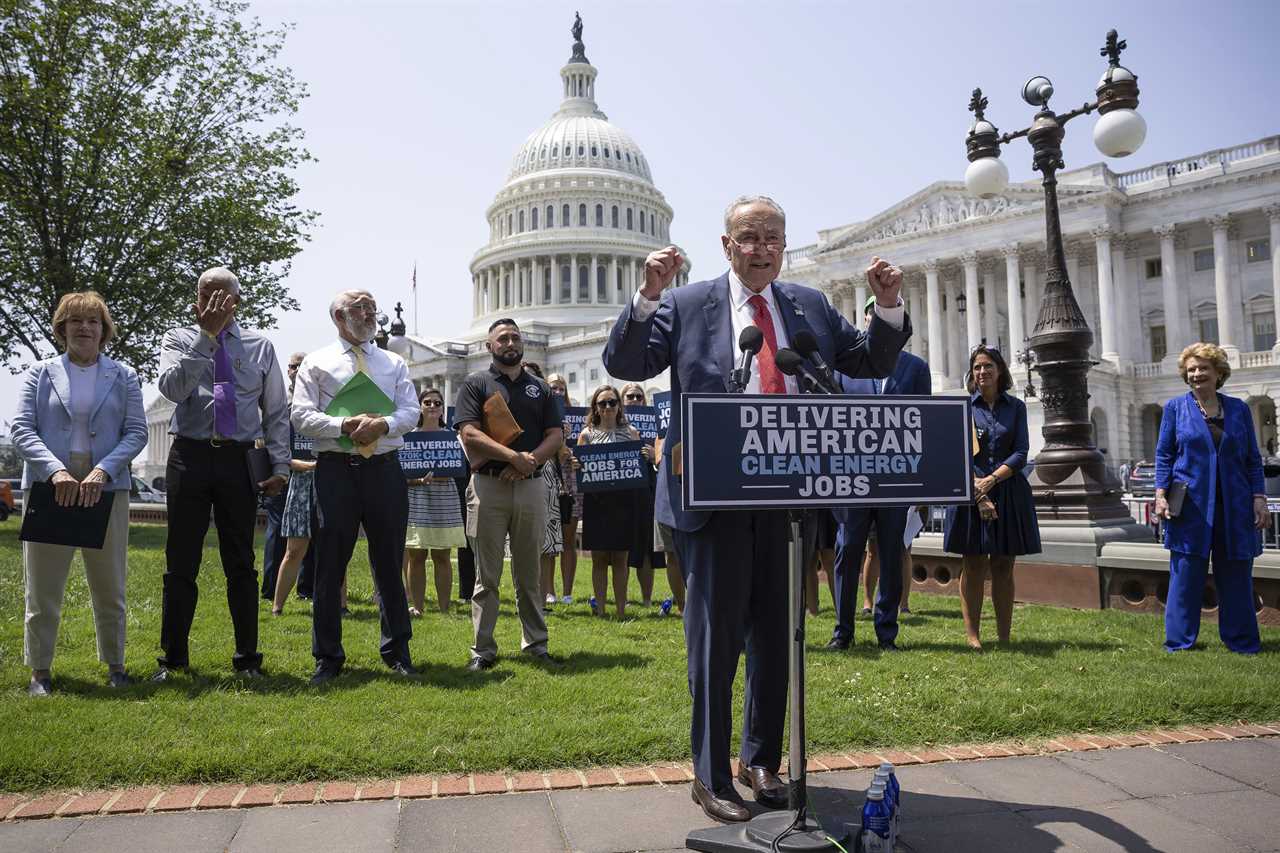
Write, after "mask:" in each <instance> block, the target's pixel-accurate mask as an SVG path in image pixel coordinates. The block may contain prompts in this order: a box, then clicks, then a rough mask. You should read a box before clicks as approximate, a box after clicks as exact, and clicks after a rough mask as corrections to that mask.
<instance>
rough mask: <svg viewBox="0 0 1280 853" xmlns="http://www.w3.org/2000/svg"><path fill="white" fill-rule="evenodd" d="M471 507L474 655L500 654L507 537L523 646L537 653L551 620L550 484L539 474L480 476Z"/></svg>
mask: <svg viewBox="0 0 1280 853" xmlns="http://www.w3.org/2000/svg"><path fill="white" fill-rule="evenodd" d="M467 511H468V513H469V516H468V519H469V521H470V520H471V519H474V524H475V529H474V533H473V535H472V545H471V547H472V550H474V551H475V555H476V588H475V592H474V593H472V596H471V623H472V625H473V626H474V627H475V635H476V638H475V645H474V646H472V647H471V654H472V656H473V657H480V658H485V659H486V660H494V659H495V658H497V656H498V644H497V642H496V641H495V640H494V638H493V629H494V627H495V626H496V625H497V623H498V586H499V584H500V583H501V582H502V562H503V552H504V550H505V549H504V546H505V545H506V541H507V536H508V535H510V537H511V576H512V579H513V580H514V581H515V588H516V609H517V612H518V613H519V614H520V628H521V631H522V632H523V642H522V643H521V648H522V649H524V650H525V651H528V652H533V653H539V652H544V651H546V648H547V622H546V620H545V619H544V618H543V617H542V592H541V589H540V587H539V584H540V569H541V561H542V536H543V534H544V533H545V532H546V531H545V528H546V525H547V485H546V483H545V482H543V480H542V478H541V477H531V478H529V479H527V480H518V481H516V482H514V483H504V482H502V481H501V480H499V479H498V478H497V477H490V476H488V475H486V474H477V475H475V476H474V477H472V478H471V491H470V501H469V503H468V505H467Z"/></svg>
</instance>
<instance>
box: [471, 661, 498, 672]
mask: <svg viewBox="0 0 1280 853" xmlns="http://www.w3.org/2000/svg"><path fill="white" fill-rule="evenodd" d="M497 663H498V662H497V661H495V660H490V659H489V658H472V659H471V660H469V661H467V672H484V671H485V670H486V669H493V668H494V666H496V665H497Z"/></svg>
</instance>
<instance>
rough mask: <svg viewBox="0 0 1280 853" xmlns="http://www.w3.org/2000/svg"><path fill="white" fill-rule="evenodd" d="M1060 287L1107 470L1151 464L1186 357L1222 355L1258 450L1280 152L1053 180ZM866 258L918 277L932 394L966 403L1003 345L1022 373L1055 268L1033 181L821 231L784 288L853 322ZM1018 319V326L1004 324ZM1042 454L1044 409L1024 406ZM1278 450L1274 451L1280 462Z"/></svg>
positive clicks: (1266, 431) (1223, 155)
mask: <svg viewBox="0 0 1280 853" xmlns="http://www.w3.org/2000/svg"><path fill="white" fill-rule="evenodd" d="M1058 184H1059V185H1058V194H1059V199H1060V206H1061V213H1062V231H1063V236H1064V239H1065V241H1066V244H1067V272H1068V276H1069V278H1070V280H1071V283H1072V286H1073V289H1074V290H1075V293H1076V298H1077V300H1078V301H1079V302H1080V305H1081V308H1083V310H1084V314H1085V317H1087V318H1088V319H1089V321H1090V325H1091V326H1092V328H1093V330H1094V339H1095V342H1094V348H1093V355H1094V357H1095V358H1097V359H1098V362H1099V363H1098V365H1097V366H1096V367H1094V368H1093V370H1092V371H1091V372H1090V374H1089V391H1090V394H1091V397H1092V399H1091V401H1090V402H1091V412H1092V415H1091V418H1092V420H1093V423H1094V426H1095V429H1096V434H1097V444H1098V446H1099V447H1100V448H1105V449H1106V450H1107V455H1108V457H1109V458H1110V459H1111V460H1112V461H1113V464H1117V465H1118V464H1119V463H1120V462H1122V461H1124V460H1126V459H1133V458H1146V459H1151V458H1152V457H1153V452H1154V448H1155V440H1156V435H1157V429H1158V425H1159V417H1160V413H1161V406H1162V404H1163V403H1164V401H1165V400H1167V399H1169V398H1170V397H1171V396H1174V395H1176V394H1179V393H1182V392H1183V391H1185V390H1186V386H1185V385H1184V384H1183V383H1182V380H1181V379H1180V378H1179V376H1178V372H1177V364H1176V360H1177V355H1178V353H1179V352H1180V351H1181V350H1182V348H1183V347H1184V346H1186V345H1187V344H1189V343H1192V342H1195V341H1198V340H1207V341H1213V342H1216V343H1219V344H1221V345H1222V346H1223V347H1224V348H1225V349H1226V350H1227V352H1228V353H1229V354H1230V358H1231V363H1232V367H1233V371H1232V375H1231V379H1230V381H1229V382H1228V384H1227V385H1226V386H1225V388H1224V389H1223V390H1224V392H1225V393H1227V394H1231V395H1234V396H1236V397H1239V398H1240V399H1242V400H1246V401H1248V403H1249V405H1250V407H1251V408H1252V409H1253V412H1254V419H1255V426H1256V428H1257V430H1258V436H1259V440H1260V443H1261V444H1262V446H1263V448H1264V450H1265V449H1266V448H1267V447H1268V446H1270V447H1272V448H1274V446H1275V441H1276V401H1277V400H1278V399H1280V345H1278V344H1277V339H1276V327H1277V322H1278V320H1280V254H1277V253H1276V249H1277V243H1280V136H1272V137H1268V138H1266V139H1261V140H1258V141H1256V142H1249V143H1246V144H1243V145H1238V146H1235V147H1231V148H1224V149H1219V150H1215V151H1207V152H1204V153H1202V154H1197V155H1195V156H1192V157H1187V158H1184V159H1180V160H1176V161H1172V162H1167V163H1157V164H1154V165H1151V166H1147V167H1145V168H1142V169H1137V170H1135V171H1131V172H1113V171H1112V170H1111V169H1110V168H1109V167H1108V166H1107V165H1105V164H1097V165H1093V166H1087V167H1085V168H1082V169H1076V170H1074V171H1066V172H1061V173H1059V175H1058ZM872 255H880V256H881V257H885V258H888V259H890V260H892V261H893V262H894V263H896V264H899V265H900V266H902V267H903V269H904V270H905V271H906V273H907V277H906V288H905V289H906V294H905V299H906V300H907V303H908V310H909V313H910V315H911V317H912V322H913V324H914V326H915V335H914V336H913V338H912V340H911V343H910V349H911V350H912V351H913V352H915V353H916V354H918V355H921V356H923V357H925V358H926V359H928V361H929V364H930V368H931V369H932V372H933V387H934V392H935V393H962V392H961V390H960V386H961V381H962V380H961V377H962V376H963V374H964V370H965V367H966V365H967V358H968V352H969V350H970V348H971V347H973V346H974V345H975V344H977V343H979V342H980V341H983V340H986V341H987V342H998V345H999V347H1000V349H1001V351H1002V352H1003V353H1004V354H1005V356H1006V358H1008V359H1009V360H1010V366H1011V367H1013V368H1014V375H1015V378H1016V380H1017V385H1018V388H1019V391H1018V393H1019V394H1021V390H1020V389H1021V388H1022V387H1023V386H1024V385H1025V380H1026V372H1025V371H1024V370H1022V369H1021V367H1020V366H1019V365H1017V364H1015V363H1013V361H1014V360H1013V356H1014V354H1015V353H1016V352H1017V351H1019V350H1022V349H1023V348H1024V347H1025V346H1026V344H1025V343H1024V338H1025V336H1027V335H1029V334H1030V331H1031V329H1032V328H1033V327H1034V325H1035V318H1036V316H1037V313H1038V311H1039V297H1040V294H1041V291H1042V288H1043V280H1044V270H1045V219H1044V196H1043V193H1042V190H1041V187H1040V183H1039V180H1038V179H1037V180H1034V181H1030V182H1027V183H1024V184H1016V185H1013V186H1010V187H1009V189H1008V190H1007V191H1006V192H1005V194H1004V196H1003V197H1000V198H996V199H991V200H979V199H976V198H974V197H972V196H970V195H968V194H967V193H966V192H965V189H964V185H963V184H962V183H960V182H957V181H939V182H937V183H934V184H932V185H930V186H928V187H925V188H924V189H922V190H920V191H919V192H918V193H916V194H914V195H912V196H910V197H909V198H906V199H903V200H902V201H900V202H898V203H897V204H894V205H892V206H890V207H889V208H887V209H886V210H884V211H883V212H882V213H879V214H877V215H876V216H874V217H872V218H870V219H868V220H866V221H865V222H856V223H851V224H848V225H842V226H838V227H835V228H829V229H826V230H824V231H821V232H819V235H818V242H816V243H814V244H812V245H809V246H804V247H802V248H798V249H793V250H791V251H789V252H788V253H787V260H786V264H785V265H784V268H783V273H782V277H783V278H784V279H787V280H790V281H800V282H804V283H807V284H811V285H813V286H815V287H820V288H822V289H823V290H825V291H826V292H827V293H828V294H829V295H830V297H831V298H832V301H833V302H834V303H835V304H836V305H837V307H838V308H839V309H840V310H841V312H842V313H844V314H846V315H848V316H852V315H853V314H854V313H855V311H858V312H860V306H861V305H862V304H863V302H864V300H865V298H866V284H865V280H864V279H862V270H863V269H864V268H865V267H866V265H867V263H868V261H869V259H870V258H871V256H872ZM1010 308H1012V311H1011V310H1010ZM1027 402H1028V408H1029V412H1030V416H1031V449H1032V452H1033V454H1034V453H1035V452H1036V451H1037V450H1038V449H1039V448H1040V446H1041V445H1042V444H1043V439H1042V438H1041V435H1040V425H1041V423H1042V421H1043V410H1042V409H1041V407H1040V405H1039V403H1038V402H1037V401H1035V400H1034V399H1029V400H1028V401H1027ZM1273 452H1274V450H1273Z"/></svg>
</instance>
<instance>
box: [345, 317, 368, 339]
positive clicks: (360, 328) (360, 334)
mask: <svg viewBox="0 0 1280 853" xmlns="http://www.w3.org/2000/svg"><path fill="white" fill-rule="evenodd" d="M347 334H349V335H351V337H353V338H355V339H356V340H358V341H360V342H361V343H363V342H365V341H371V340H373V334H374V324H373V323H357V322H355V321H353V320H348V321H347Z"/></svg>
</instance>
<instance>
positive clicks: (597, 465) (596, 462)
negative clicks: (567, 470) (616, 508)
mask: <svg viewBox="0 0 1280 853" xmlns="http://www.w3.org/2000/svg"><path fill="white" fill-rule="evenodd" d="M642 447H644V442H643V441H615V442H611V443H609V444H580V445H577V446H575V447H574V448H573V455H574V456H576V457H578V463H579V467H578V490H579V491H581V492H582V493H583V494H586V493H588V492H615V491H620V490H622V489H638V488H641V487H643V486H647V485H648V484H649V481H648V479H646V477H645V466H646V465H648V464H649V463H648V462H646V461H645V459H644V457H643V456H641V455H640V448H642Z"/></svg>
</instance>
